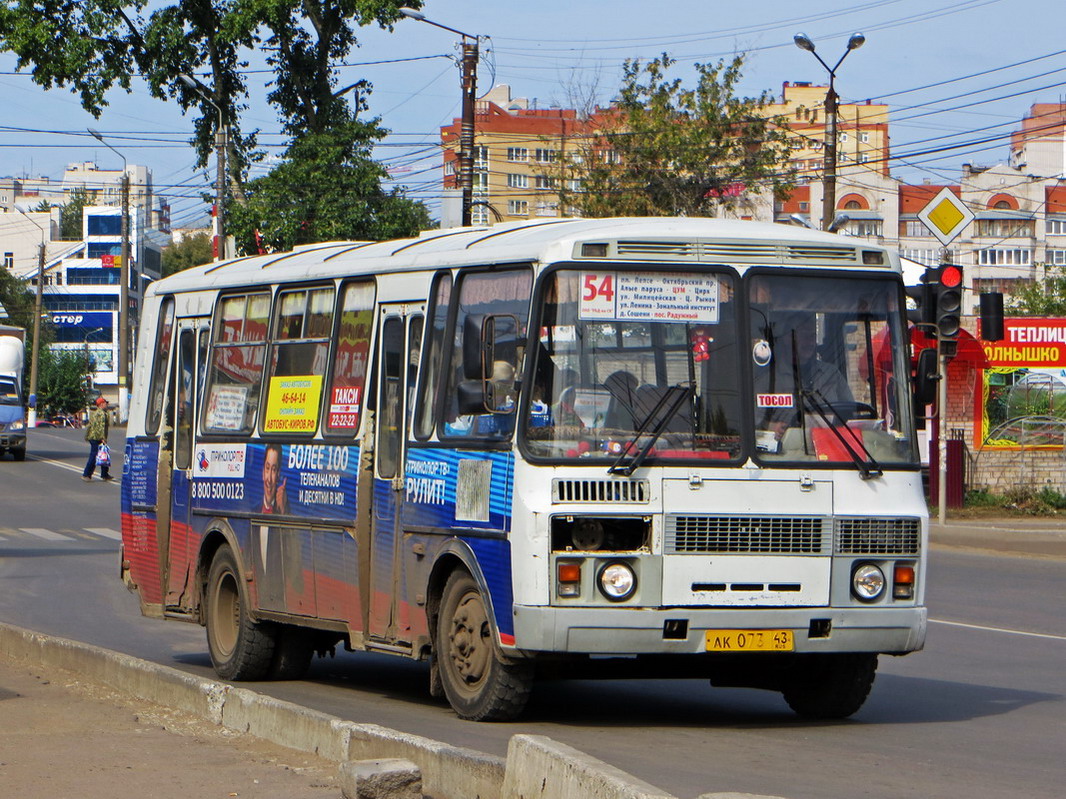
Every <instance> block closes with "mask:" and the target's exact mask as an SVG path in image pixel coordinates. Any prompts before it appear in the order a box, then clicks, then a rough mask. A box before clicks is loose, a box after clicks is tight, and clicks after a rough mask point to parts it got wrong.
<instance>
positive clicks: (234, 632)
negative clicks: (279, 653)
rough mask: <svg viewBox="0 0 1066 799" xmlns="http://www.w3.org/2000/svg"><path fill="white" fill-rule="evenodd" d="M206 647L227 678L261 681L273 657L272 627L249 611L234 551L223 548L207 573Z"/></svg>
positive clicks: (216, 669)
mask: <svg viewBox="0 0 1066 799" xmlns="http://www.w3.org/2000/svg"><path fill="white" fill-rule="evenodd" d="M205 602H206V611H207V612H206V617H207V648H208V650H209V651H210V653H211V663H212V665H214V667H215V672H216V673H217V674H218V676H219V677H221V678H222V679H224V680H261V679H263V678H264V677H266V676H267V674H268V673H269V671H270V666H271V663H272V661H273V658H274V643H275V636H274V633H273V630H272V629H271V628H270V627H268V626H266V625H263V624H259V623H257V622H255V621H254V620H253V619H252V618H251V616H249V614H248V604H249V603H248V594H247V592H246V591H245V587H244V581H243V580H242V579H241V574H240V571H239V570H238V569H237V560H236V558H235V557H234V556H233V551H232V550H231V549H230V548H229V547H228V546H224V547H221V548H220V549H219V550H218V552H216V553H215V558H214V560H213V561H211V570H210V571H209V572H208V574H207V596H206V598H205Z"/></svg>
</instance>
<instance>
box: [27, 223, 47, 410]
mask: <svg viewBox="0 0 1066 799" xmlns="http://www.w3.org/2000/svg"><path fill="white" fill-rule="evenodd" d="M44 247H45V245H44V242H43V241H42V242H41V246H40V247H39V248H38V250H37V299H36V301H35V302H34V304H33V348H32V350H31V355H30V397H29V400H30V409H29V412H28V413H27V414H26V422H27V424H28V425H29V426H30V429H31V430H36V429H37V370H38V367H37V362H38V361H39V360H40V357H41V305H42V293H43V291H44Z"/></svg>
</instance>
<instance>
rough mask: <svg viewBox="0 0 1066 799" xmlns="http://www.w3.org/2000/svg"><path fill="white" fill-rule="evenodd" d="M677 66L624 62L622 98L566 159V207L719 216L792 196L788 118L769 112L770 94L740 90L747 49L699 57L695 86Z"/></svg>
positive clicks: (599, 212) (665, 60)
mask: <svg viewBox="0 0 1066 799" xmlns="http://www.w3.org/2000/svg"><path fill="white" fill-rule="evenodd" d="M674 63H675V62H674V61H673V60H672V59H671V58H670V57H669V56H668V55H665V54H664V55H662V56H661V57H659V58H657V59H654V60H652V61H650V62H648V63H642V62H640V61H627V62H626V64H625V71H624V77H623V84H622V88H621V93H620V98H619V100H618V101H617V102H616V103H615V104H614V105H613V106H612V107H611V108H610V109H608V110H606V111H600V112H598V113H597V114H596V115H595V116H594V117H593V118H592V119H591V120H590V127H591V128H592V130H591V131H590V133H589V134H588V135H585V136H584V137H583V138H582V139H581V140H580V141H579V143H578V145H577V147H576V148H575V150H574V151H573V152H570V153H566V154H564V156H563V158H562V163H561V167H560V173H559V174H558V177H559V178H561V183H560V188H561V192H560V195H561V200H562V201H563V203H564V204H565V205H567V206H569V207H573V208H575V209H576V210H577V211H579V212H580V213H581V214H582V215H584V216H595V217H601V216H673V215H684V216H716V215H718V213H720V211H721V210H722V209H723V208H730V209H731V208H735V207H737V206H738V205H739V204H741V203H742V202H743V201H744V200H745V199H750V197H751V195H753V194H763V193H770V194H772V196H773V197H776V198H783V197H784V196H786V195H787V193H788V191H789V190H790V189H791V188H792V185H793V184H792V181H791V180H790V178H789V173H788V171H787V161H788V158H787V155H788V153H787V139H786V134H787V125H786V123H785V121H784V120H783V119H780V118H777V117H773V116H771V115H770V114H768V113H767V112H766V111H765V109H766V106H767V105H768V104H769V103H770V102H772V98H771V96H770V95H769V93H767V92H764V93H762V94H761V95H759V96H758V97H754V98H750V97H739V96H737V89H738V84H739V82H740V79H741V75H742V72H741V69H742V66H743V63H744V59H743V56H737V57H735V58H734V59H733V60H732V61H729V62H726V61H719V62H718V63H716V64H696V65H695V68H696V83H695V85H694V86H692V87H686V86H685V84H684V82H683V81H682V79H680V78H669V77H668V74H667V73H668V72H669V70H670V68H671V67H672V66H674ZM574 179H577V180H578V181H579V183H578V184H574V183H572V182H571V181H573V180H574ZM574 185H579V187H580V188H572V186H574Z"/></svg>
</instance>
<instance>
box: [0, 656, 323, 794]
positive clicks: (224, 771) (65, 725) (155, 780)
mask: <svg viewBox="0 0 1066 799" xmlns="http://www.w3.org/2000/svg"><path fill="white" fill-rule="evenodd" d="M0 786H3V788H2V793H3V795H4V796H8V797H13V798H14V797H19V799H114V797H131V799H132V798H136V799H190V797H197V799H214V798H215V797H220V798H223V799H224V798H225V797H240V798H241V799H259V798H260V797H261V798H262V799H339V797H340V796H341V789H340V787H339V782H338V780H337V766H336V764H334V763H330V762H327V761H325V760H322V759H319V758H316V757H313V756H310V755H307V754H305V753H302V752H295V751H293V750H290V749H285V748H282V747H280V746H275V745H273V744H271V743H268V742H266V741H262V740H260V739H258V738H252V737H250V736H248V735H238V734H234V733H232V732H229V731H227V730H225V729H224V728H221V727H218V726H216V725H214V724H210V723H208V722H206V721H203V720H200V719H196V718H194V717H193V716H191V715H188V714H184V713H181V712H178V711H175V710H171V709H168V708H164V707H160V706H158V705H153V704H150V703H148V702H145V701H143V700H138V699H134V698H133V697H131V696H129V695H125V694H118V693H115V692H113V691H111V690H109V689H107V688H103V687H100V686H98V685H93V684H90V683H87V682H82V681H80V680H78V678H77V677H76V676H75V675H72V674H70V673H67V672H63V671H60V670H56V669H52V668H42V667H40V666H31V665H30V664H27V663H23V662H19V661H14V660H12V659H10V658H8V657H7V656H6V655H5V654H3V653H0Z"/></svg>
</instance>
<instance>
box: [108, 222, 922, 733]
mask: <svg viewBox="0 0 1066 799" xmlns="http://www.w3.org/2000/svg"><path fill="white" fill-rule="evenodd" d="M138 341H139V347H138V351H137V353H136V355H137V357H136V365H137V368H136V371H135V374H134V382H133V395H132V396H133V399H132V405H131V411H130V420H129V427H128V438H127V442H126V452H125V466H124V471H123V480H122V533H123V558H122V576H123V579H124V581H125V582H126V584H127V585H128V586H129V587H130V588H131V590H135V591H137V592H138V594H139V596H140V600H141V607H142V609H143V612H144V613H145V614H147V615H149V616H156V617H165V618H173V619H182V620H186V621H192V622H197V623H199V624H202V625H205V626H206V629H207V643H208V648H209V650H210V654H211V659H212V662H213V664H214V667H215V669H216V671H217V672H218V674H219V675H220V676H221V677H222V678H224V679H233V680H258V679H266V678H293V677H297V676H300V675H302V674H303V673H304V672H305V670H306V669H307V667H308V665H309V663H310V661H311V659H312V657H313V656H314V655H315V654H316V653H318V654H320V655H321V654H325V653H327V652H330V651H332V650H333V648H334V647H335V646H337V645H338V644H343V646H344V647H345V648H347V649H350V650H356V651H364V650H365V651H378V652H389V653H395V654H397V655H402V656H406V657H409V658H417V659H428V661H429V664H430V667H429V670H428V671H429V689H430V691H431V693H432V694H433V695H434V696H442V695H443V696H445V697H446V698H447V700H448V702H449V703H450V704H451V705H452V707H453V708H454V709H455V711H456V712H457V713H458V714H459V715H460V716H462V717H464V718H469V719H477V720H488V719H505V718H512V717H514V716H516V715H517V714H518V713H519V712H520V711H521V710H522V707H523V705H524V703H525V701H526V698H527V696H528V693H529V690H530V686H531V683H532V681H533V679H534V678H535V676H537V675H540V676H553V675H554V676H560V675H561V676H572V677H610V676H618V675H626V676H631V675H646V676H657V677H668V676H684V677H692V676H700V677H705V678H707V679H709V680H710V682H711V683H712V684H713V685H717V686H747V687H760V688H766V689H770V690H775V691H780V692H781V693H782V694H783V696H784V699H785V700H786V701H787V702H788V704H789V705H790V706H791V707H792V708H793V709H794V710H795V711H796V712H797V713H799V714H801V715H804V716H810V717H821V718H839V717H844V716H848V715H850V714H852V713H854V712H855V711H856V710H858V709H859V707H860V706H861V705H862V703H863V702H864V700H865V698H866V696H867V695H868V693H869V691H870V688H871V686H872V683H873V680H874V673H875V670H876V666H877V658H878V655H879V654H890V655H903V654H906V653H909V652H912V651H915V650H918V649H921V648H922V646H923V644H924V639H925V631H926V609H925V606H924V596H923V595H924V577H925V571H926V569H925V566H926V551H927V535H928V532H927V531H928V521H927V512H926V505H925V501H924V498H923V494H922V482H921V475H920V464H919V458H918V451H917V447H916V440H915V432H914V423H913V413H912V399H911V389H910V384H911V378H910V365H909V363H910V362H909V337H908V334H907V323H906V319H905V305H904V292H903V284H902V282H901V279H900V266H899V259H898V256H897V255H896V254H895V253H894V252H891V251H888V250H886V249H884V248H882V247H878V246H874V245H871V244H869V243H867V242H865V241H862V240H858V239H851V238H844V237H840V236H834V235H828V234H823V233H819V232H815V231H810V230H806V229H801V228H796V227H785V226H779V225H766V224H759V223H753V222H733V221H720V220H708V219H668V218H663V219H604V220H580V219H573V220H570V219H567V220H552V221H547V222H542V223H532V224H522V225H500V226H496V227H492V228H467V229H462V230H446V231H431V232H427V233H426V234H424V235H422V236H420V237H418V238H413V239H407V240H401V241H389V242H377V243H367V242H349V243H330V244H322V245H315V246H311V247H306V248H301V249H298V250H296V251H294V252H291V253H284V254H272V255H263V256H255V257H248V258H241V259H237V260H232V261H228V262H223V263H220V264H209V265H206V266H202V267H198V268H195V269H191V270H188V271H186V272H182V273H180V274H178V275H175V276H172V277H170V278H167V279H165V280H162V281H159V282H157V283H155V284H153V285H152V286H151V287H150V288H149V290H148V292H147V296H146V298H145V306H144V313H143V317H142V320H141V331H140V336H139V338H138Z"/></svg>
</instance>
